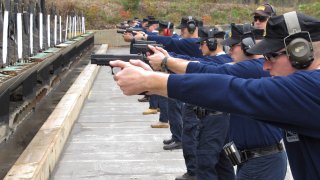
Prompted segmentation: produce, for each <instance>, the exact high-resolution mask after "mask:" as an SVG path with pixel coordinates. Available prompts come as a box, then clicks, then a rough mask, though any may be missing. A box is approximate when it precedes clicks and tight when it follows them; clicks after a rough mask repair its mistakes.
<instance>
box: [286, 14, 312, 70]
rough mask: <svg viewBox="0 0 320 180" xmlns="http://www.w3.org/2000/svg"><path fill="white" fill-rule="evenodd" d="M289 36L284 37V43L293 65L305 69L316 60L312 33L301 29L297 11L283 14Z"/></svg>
mask: <svg viewBox="0 0 320 180" xmlns="http://www.w3.org/2000/svg"><path fill="white" fill-rule="evenodd" d="M283 17H284V20H285V22H286V25H287V29H288V33H289V36H287V37H286V38H284V40H283V41H284V45H285V49H286V52H287V56H288V57H289V61H290V62H291V65H292V66H293V67H295V68H296V69H305V68H307V67H309V66H310V64H311V63H312V62H313V60H314V55H313V47H312V40H311V37H310V33H309V32H307V31H301V27H300V24H299V20H298V16H297V13H296V12H295V11H294V12H289V13H285V14H284V15H283Z"/></svg>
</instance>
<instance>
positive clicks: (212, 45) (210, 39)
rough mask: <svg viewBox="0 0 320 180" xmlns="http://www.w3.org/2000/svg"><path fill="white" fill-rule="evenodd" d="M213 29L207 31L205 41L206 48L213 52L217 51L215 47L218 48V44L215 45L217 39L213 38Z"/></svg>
mask: <svg viewBox="0 0 320 180" xmlns="http://www.w3.org/2000/svg"><path fill="white" fill-rule="evenodd" d="M214 30H215V29H214V28H212V29H209V31H208V40H207V46H208V49H209V50H210V51H215V50H217V46H218V43H217V39H216V38H214Z"/></svg>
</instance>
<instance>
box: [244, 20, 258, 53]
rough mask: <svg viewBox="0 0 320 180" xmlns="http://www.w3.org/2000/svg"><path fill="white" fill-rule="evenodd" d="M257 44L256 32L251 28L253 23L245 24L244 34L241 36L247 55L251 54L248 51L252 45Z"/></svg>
mask: <svg viewBox="0 0 320 180" xmlns="http://www.w3.org/2000/svg"><path fill="white" fill-rule="evenodd" d="M254 45H255V38H254V34H253V32H252V29H251V24H247V23H245V24H243V35H242V36H241V49H242V51H243V53H244V54H245V55H246V56H250V55H251V54H249V53H248V52H247V50H248V49H250V48H251V47H252V46H254Z"/></svg>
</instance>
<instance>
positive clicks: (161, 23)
mask: <svg viewBox="0 0 320 180" xmlns="http://www.w3.org/2000/svg"><path fill="white" fill-rule="evenodd" d="M169 23H170V25H169ZM168 25H169V29H173V26H174V24H173V23H172V22H168V21H159V28H158V30H160V29H166V28H168Z"/></svg>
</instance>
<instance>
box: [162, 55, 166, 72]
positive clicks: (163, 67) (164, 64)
mask: <svg viewBox="0 0 320 180" xmlns="http://www.w3.org/2000/svg"><path fill="white" fill-rule="evenodd" d="M167 62H168V57H164V58H163V59H162V62H161V71H162V72H168V67H167Z"/></svg>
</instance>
